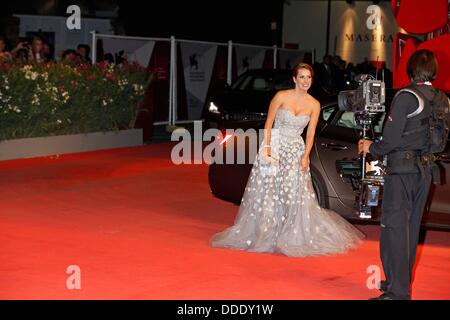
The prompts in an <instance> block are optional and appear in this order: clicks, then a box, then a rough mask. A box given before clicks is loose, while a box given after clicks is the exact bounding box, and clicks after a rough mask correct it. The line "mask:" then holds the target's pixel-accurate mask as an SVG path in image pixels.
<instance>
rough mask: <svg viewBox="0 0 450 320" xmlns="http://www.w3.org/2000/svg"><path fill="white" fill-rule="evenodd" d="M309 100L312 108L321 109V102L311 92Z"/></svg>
mask: <svg viewBox="0 0 450 320" xmlns="http://www.w3.org/2000/svg"><path fill="white" fill-rule="evenodd" d="M308 102H309V104H310V106H311V107H312V108H314V109H317V108H319V109H320V102H319V101H318V100H317V99H316V98H314V97H313V96H312V95H310V94H309V95H308Z"/></svg>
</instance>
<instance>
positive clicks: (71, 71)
mask: <svg viewBox="0 0 450 320" xmlns="http://www.w3.org/2000/svg"><path fill="white" fill-rule="evenodd" d="M150 78H151V77H150V75H149V73H148V72H146V70H145V69H143V68H141V67H139V66H137V65H128V66H122V67H118V66H114V65H108V64H105V63H100V64H97V65H95V66H91V65H87V64H82V65H77V66H76V65H68V64H62V63H48V64H25V65H23V64H22V65H20V64H11V65H8V64H2V65H1V66H0V140H9V139H18V138H30V137H44V136H54V135H66V134H78V133H89V132H100V131H102V132H105V131H115V130H121V129H129V128H133V125H134V121H135V119H136V116H137V112H138V110H139V103H140V101H141V100H142V98H143V96H144V93H145V90H146V88H147V87H148V84H149V81H150Z"/></svg>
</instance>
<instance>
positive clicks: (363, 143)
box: [358, 139, 373, 155]
mask: <svg viewBox="0 0 450 320" xmlns="http://www.w3.org/2000/svg"><path fill="white" fill-rule="evenodd" d="M372 143H373V141H370V140H365V139H362V140H359V142H358V154H361V153H364V155H366V154H368V153H370V151H369V148H370V146H371V145H372Z"/></svg>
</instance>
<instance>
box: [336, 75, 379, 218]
mask: <svg viewBox="0 0 450 320" xmlns="http://www.w3.org/2000/svg"><path fill="white" fill-rule="evenodd" d="M369 77H370V76H368V75H362V76H361V78H360V80H359V84H360V85H359V87H358V88H357V89H356V90H350V91H343V92H341V93H340V94H339V107H340V108H341V109H344V110H351V111H353V112H354V115H355V122H356V123H357V124H358V125H359V126H361V127H362V133H361V138H362V139H373V137H370V136H369V135H368V132H369V129H371V128H372V125H373V120H374V118H375V115H376V114H378V113H381V112H385V106H384V103H385V97H386V95H385V84H384V82H383V81H379V80H373V79H369ZM370 131H372V132H373V130H370ZM360 161H361V182H360V183H359V190H358V193H357V196H356V199H355V200H356V201H355V206H356V209H357V213H358V215H359V217H360V218H361V219H371V218H372V207H376V206H378V198H379V194H380V189H381V186H382V185H383V184H384V180H383V177H382V174H381V172H382V171H384V170H383V164H382V163H381V164H380V163H379V162H380V161H374V163H378V166H375V165H374V168H375V172H377V173H378V174H377V175H370V176H369V175H368V174H367V173H368V172H369V171H368V168H367V156H366V155H365V154H362V155H361V158H360ZM383 162H384V161H383ZM370 169H372V168H370Z"/></svg>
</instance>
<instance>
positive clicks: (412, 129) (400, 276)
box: [358, 50, 449, 300]
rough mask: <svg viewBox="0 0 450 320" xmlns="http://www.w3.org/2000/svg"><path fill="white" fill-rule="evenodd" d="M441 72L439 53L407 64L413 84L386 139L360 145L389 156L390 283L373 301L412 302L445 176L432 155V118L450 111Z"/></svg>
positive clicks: (396, 104) (386, 230) (422, 54)
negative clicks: (429, 210)
mask: <svg viewBox="0 0 450 320" xmlns="http://www.w3.org/2000/svg"><path fill="white" fill-rule="evenodd" d="M437 70H438V64H437V59H436V57H435V55H434V54H433V52H431V51H428V50H419V51H417V52H415V53H414V54H413V55H412V56H411V58H410V59H409V61H408V64H407V73H408V76H409V78H410V79H411V84H410V85H409V86H408V87H407V88H405V89H403V90H400V91H399V92H398V93H397V95H396V97H395V98H394V100H393V102H392V105H391V109H390V114H389V115H388V116H387V120H386V124H385V126H384V130H383V136H382V139H381V140H380V141H378V142H372V141H370V140H360V141H359V144H358V150H359V152H360V153H364V154H367V153H371V154H372V155H374V156H384V155H387V168H386V173H387V175H386V176H385V180H384V181H385V182H384V191H383V204H382V216H381V236H380V255H381V261H382V264H383V269H384V274H385V276H386V280H385V281H382V282H381V283H380V290H381V291H382V292H384V293H383V294H382V295H380V296H379V297H376V298H372V299H373V300H406V299H410V297H411V293H410V286H411V280H412V273H413V267H414V262H415V259H416V249H417V245H418V241H419V231H420V225H421V220H422V215H423V210H424V207H425V204H426V201H427V196H428V191H429V188H430V185H431V181H432V179H438V175H439V172H438V171H436V170H435V169H436V168H437V166H436V164H435V163H434V160H435V158H434V156H433V154H432V152H434V151H433V150H434V149H433V146H432V143H433V139H432V137H431V133H430V132H432V131H430V128H431V126H432V125H431V121H430V119H431V117H432V113H433V110H434V108H437V107H440V108H444V109H447V110H448V108H449V106H448V104H449V102H448V99H447V97H446V96H445V94H444V93H442V92H441V91H439V90H437V89H435V88H433V86H432V84H431V81H433V80H434V79H435V78H436V74H437ZM447 133H448V131H447ZM445 142H446V137H445ZM445 142H444V143H445ZM435 182H436V181H435Z"/></svg>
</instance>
